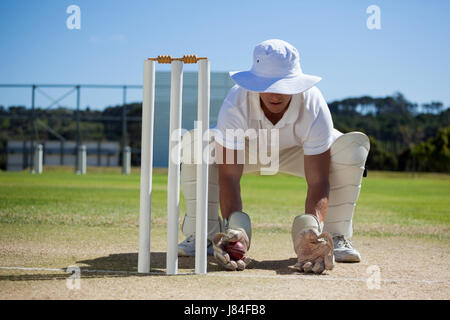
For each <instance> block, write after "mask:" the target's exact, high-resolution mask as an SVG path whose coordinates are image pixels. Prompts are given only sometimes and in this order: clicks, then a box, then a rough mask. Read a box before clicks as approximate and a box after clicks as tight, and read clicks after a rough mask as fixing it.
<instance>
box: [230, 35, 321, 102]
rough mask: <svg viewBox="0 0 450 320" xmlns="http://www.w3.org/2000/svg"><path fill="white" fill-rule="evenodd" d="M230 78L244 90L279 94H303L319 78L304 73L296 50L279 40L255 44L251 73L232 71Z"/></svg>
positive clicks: (319, 78)
mask: <svg viewBox="0 0 450 320" xmlns="http://www.w3.org/2000/svg"><path fill="white" fill-rule="evenodd" d="M230 76H231V79H233V81H234V82H236V83H237V84H238V85H239V86H241V87H243V88H244V89H247V90H250V91H255V92H271V93H280V94H297V93H300V92H303V91H306V90H308V89H309V88H311V87H313V86H314V85H315V84H316V83H318V82H319V81H320V80H321V79H322V78H321V77H317V76H313V75H309V74H304V73H303V72H302V68H301V67H300V56H299V53H298V51H297V49H296V48H295V47H294V46H292V45H291V44H290V43H288V42H286V41H283V40H279V39H271V40H266V41H263V42H261V43H260V44H258V45H257V46H256V47H255V49H254V51H253V66H252V68H251V70H249V71H233V72H230Z"/></svg>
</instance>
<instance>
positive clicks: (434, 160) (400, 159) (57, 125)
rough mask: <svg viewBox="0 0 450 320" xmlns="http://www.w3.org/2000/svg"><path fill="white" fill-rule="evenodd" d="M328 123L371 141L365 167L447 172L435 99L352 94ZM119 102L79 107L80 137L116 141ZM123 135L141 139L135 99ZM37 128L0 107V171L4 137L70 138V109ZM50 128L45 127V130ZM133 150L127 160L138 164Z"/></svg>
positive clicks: (449, 117)
mask: <svg viewBox="0 0 450 320" xmlns="http://www.w3.org/2000/svg"><path fill="white" fill-rule="evenodd" d="M328 106H329V108H330V111H331V114H332V117H333V122H334V126H335V128H336V129H338V130H340V131H341V132H350V131H361V132H364V133H366V134H367V135H368V136H369V138H370V142H371V150H370V153H369V157H368V160H367V167H368V168H369V170H391V171H433V172H450V149H449V140H450V108H445V107H444V106H443V104H442V103H441V102H437V101H432V102H430V103H424V104H421V105H419V104H417V103H412V102H410V101H408V100H407V99H406V98H405V97H404V96H403V95H402V94H401V93H396V94H394V95H392V96H386V97H381V98H374V97H370V96H362V97H352V98H346V99H342V100H336V101H332V102H330V103H329V104H328ZM122 108H123V106H121V105H117V106H109V107H106V108H105V109H104V110H102V111H99V110H91V109H89V108H86V109H84V110H80V114H79V117H80V119H81V122H80V132H81V135H82V137H81V138H82V139H83V140H101V141H121V138H122V122H121V117H122V112H123V109H122ZM126 112H127V120H128V121H127V136H128V141H129V145H130V146H131V147H132V149H133V150H135V151H139V149H140V140H141V122H140V116H141V112H142V105H141V103H131V104H127V105H126ZM34 117H35V119H37V122H36V123H37V124H36V126H37V129H34V128H33V125H32V121H31V119H32V111H31V110H30V109H29V108H25V107H23V106H10V107H8V108H6V107H3V106H0V150H2V152H1V156H0V169H2V170H4V169H5V168H6V143H7V141H8V140H30V138H31V137H32V135H33V136H34V137H35V139H34V140H36V141H38V140H55V135H54V134H52V132H51V131H53V132H56V133H57V134H58V135H59V136H60V137H63V138H64V139H66V140H76V134H77V133H76V132H77V131H76V117H77V115H76V111H75V110H72V109H68V108H64V107H59V108H57V109H51V110H43V109H40V108H36V109H35V114H34ZM47 128H50V129H51V130H48V129H47ZM139 156H140V155H139V153H138V152H136V153H135V154H134V155H133V157H132V161H133V164H135V165H138V164H139Z"/></svg>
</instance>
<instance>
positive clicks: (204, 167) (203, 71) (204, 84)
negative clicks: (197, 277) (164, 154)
mask: <svg viewBox="0 0 450 320" xmlns="http://www.w3.org/2000/svg"><path fill="white" fill-rule="evenodd" d="M209 95H210V72H209V61H208V60H200V61H199V62H198V111H197V119H198V122H197V134H198V135H199V136H198V137H197V139H196V140H197V142H198V147H197V149H196V150H197V152H198V153H197V161H198V162H197V191H196V192H197V197H196V199H197V203H196V219H195V220H196V225H195V273H197V274H205V273H206V271H207V241H208V238H207V234H208V163H209V152H205V154H204V155H203V151H204V150H207V148H208V145H209V141H208V140H204V139H203V138H204V137H205V133H207V131H208V129H209V103H210V102H209V101H210V96H209ZM203 156H204V157H203Z"/></svg>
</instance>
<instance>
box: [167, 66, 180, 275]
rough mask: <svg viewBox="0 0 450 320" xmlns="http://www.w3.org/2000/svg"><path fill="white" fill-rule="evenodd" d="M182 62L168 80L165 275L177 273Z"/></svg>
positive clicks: (174, 68)
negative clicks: (168, 117)
mask: <svg viewBox="0 0 450 320" xmlns="http://www.w3.org/2000/svg"><path fill="white" fill-rule="evenodd" d="M182 93H183V62H182V61H177V60H175V61H172V74H171V80H170V130H169V173H168V182H167V261H166V264H167V270H166V273H167V274H177V273H178V217H179V205H180V156H181V150H180V149H181V145H180V141H181V130H180V129H181V114H182Z"/></svg>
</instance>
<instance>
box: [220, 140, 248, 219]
mask: <svg viewBox="0 0 450 320" xmlns="http://www.w3.org/2000/svg"><path fill="white" fill-rule="evenodd" d="M227 152H231V153H233V154H234V157H233V158H234V161H233V163H231V164H227V163H226V154H227ZM238 152H239V151H236V150H230V149H226V148H224V147H223V146H221V145H220V144H218V143H216V155H217V157H222V159H221V161H217V163H218V167H219V195H220V211H221V212H222V218H224V219H227V218H228V217H229V216H230V214H231V213H232V212H234V211H242V199H241V183H240V182H241V177H242V172H243V170H244V165H243V164H238V163H237V153H238ZM217 160H219V159H217Z"/></svg>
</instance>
